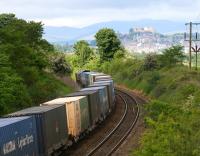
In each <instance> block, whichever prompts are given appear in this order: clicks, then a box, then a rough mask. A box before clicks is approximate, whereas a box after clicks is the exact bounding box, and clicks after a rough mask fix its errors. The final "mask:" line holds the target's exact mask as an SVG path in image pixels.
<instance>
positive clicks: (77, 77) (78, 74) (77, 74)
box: [75, 70, 90, 83]
mask: <svg viewBox="0 0 200 156" xmlns="http://www.w3.org/2000/svg"><path fill="white" fill-rule="evenodd" d="M84 72H90V71H89V70H81V71H79V72H77V73H76V74H75V76H76V82H78V83H80V82H81V74H83V73H84Z"/></svg>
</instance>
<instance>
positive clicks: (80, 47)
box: [74, 40, 93, 65]
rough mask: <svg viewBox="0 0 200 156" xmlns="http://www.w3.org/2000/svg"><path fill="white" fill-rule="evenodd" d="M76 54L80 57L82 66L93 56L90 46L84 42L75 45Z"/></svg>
mask: <svg viewBox="0 0 200 156" xmlns="http://www.w3.org/2000/svg"><path fill="white" fill-rule="evenodd" d="M74 52H75V54H76V55H77V56H78V57H79V59H80V61H81V62H80V63H81V65H84V64H86V62H87V61H88V60H89V59H90V57H91V55H92V54H93V51H92V49H91V48H90V46H89V44H88V43H87V42H86V41H84V40H81V41H78V42H77V43H76V44H75V45H74Z"/></svg>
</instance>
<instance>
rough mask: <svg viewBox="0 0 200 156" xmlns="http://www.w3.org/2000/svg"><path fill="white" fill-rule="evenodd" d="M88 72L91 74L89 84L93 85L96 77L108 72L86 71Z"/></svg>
mask: <svg viewBox="0 0 200 156" xmlns="http://www.w3.org/2000/svg"><path fill="white" fill-rule="evenodd" d="M86 74H89V83H88V85H91V84H93V83H94V82H95V78H96V77H97V76H106V74H104V73H97V72H90V73H86Z"/></svg>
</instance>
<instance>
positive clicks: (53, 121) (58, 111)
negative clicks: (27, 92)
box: [7, 105, 68, 156]
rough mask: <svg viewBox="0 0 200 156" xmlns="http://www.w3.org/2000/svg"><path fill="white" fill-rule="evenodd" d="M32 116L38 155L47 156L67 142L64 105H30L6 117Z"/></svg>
mask: <svg viewBox="0 0 200 156" xmlns="http://www.w3.org/2000/svg"><path fill="white" fill-rule="evenodd" d="M19 116H33V117H34V118H35V121H36V127H37V138H38V143H37V144H38V150H39V155H40V156H49V155H52V154H53V153H55V152H56V151H57V150H60V148H63V147H64V146H65V145H66V144H67V140H68V132H67V125H66V122H67V119H66V108H65V105H52V106H40V107H30V108H27V109H23V110H21V111H18V112H15V113H12V114H8V115H7V117H19Z"/></svg>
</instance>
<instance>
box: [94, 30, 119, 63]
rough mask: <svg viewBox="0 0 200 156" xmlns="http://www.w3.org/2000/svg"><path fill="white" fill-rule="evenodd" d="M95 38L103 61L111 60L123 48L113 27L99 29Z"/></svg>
mask: <svg viewBox="0 0 200 156" xmlns="http://www.w3.org/2000/svg"><path fill="white" fill-rule="evenodd" d="M95 38H96V44H97V46H98V50H99V53H100V59H101V61H109V60H111V59H113V57H114V54H115V53H116V52H117V51H118V50H123V48H122V46H121V42H120V40H119V39H118V38H117V35H116V33H115V32H114V30H112V29H108V28H104V29H101V30H99V31H98V32H97V33H96V35H95Z"/></svg>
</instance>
